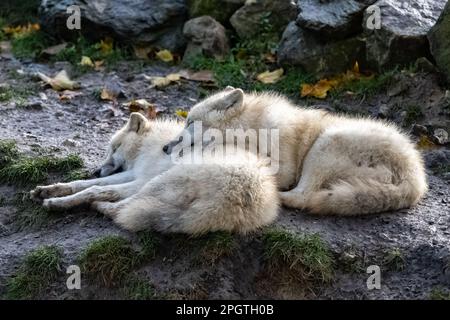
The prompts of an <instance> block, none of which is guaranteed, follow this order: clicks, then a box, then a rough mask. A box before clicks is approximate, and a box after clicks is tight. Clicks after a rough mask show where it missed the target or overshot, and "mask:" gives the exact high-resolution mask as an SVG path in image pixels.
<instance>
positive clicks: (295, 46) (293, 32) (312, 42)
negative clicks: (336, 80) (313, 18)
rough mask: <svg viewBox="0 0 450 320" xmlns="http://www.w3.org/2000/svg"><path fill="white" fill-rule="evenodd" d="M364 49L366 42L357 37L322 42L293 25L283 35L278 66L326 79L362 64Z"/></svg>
mask: <svg viewBox="0 0 450 320" xmlns="http://www.w3.org/2000/svg"><path fill="white" fill-rule="evenodd" d="M364 48H365V46H364V41H363V40H362V39H359V38H356V37H353V38H349V39H344V40H339V41H321V40H320V38H319V37H317V36H316V34H315V33H313V32H311V31H308V30H305V29H303V28H301V27H299V26H298V25H297V24H296V23H295V22H294V21H292V22H291V23H289V25H288V27H287V28H286V30H285V31H284V33H283V36H282V39H281V42H280V45H279V49H278V63H280V64H281V65H285V66H299V67H301V68H302V69H304V70H305V71H306V72H310V73H314V74H322V75H326V74H331V73H337V72H342V71H345V70H348V69H350V68H351V67H352V65H353V64H354V63H355V61H359V62H360V63H363V61H364V57H365V51H364Z"/></svg>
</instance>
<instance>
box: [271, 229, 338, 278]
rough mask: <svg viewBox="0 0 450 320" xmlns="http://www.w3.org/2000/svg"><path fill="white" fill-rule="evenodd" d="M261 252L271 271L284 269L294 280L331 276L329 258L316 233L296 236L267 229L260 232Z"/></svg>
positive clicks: (330, 256) (279, 230)
mask: <svg viewBox="0 0 450 320" xmlns="http://www.w3.org/2000/svg"><path fill="white" fill-rule="evenodd" d="M263 241H264V253H265V257H266V259H267V261H268V263H269V268H270V270H272V271H273V272H274V273H278V272H283V271H280V270H283V269H288V271H290V273H291V275H292V276H293V277H294V278H296V279H298V280H308V281H318V282H322V283H325V282H329V281H331V280H332V279H333V258H332V255H331V252H330V249H329V248H328V246H327V244H326V243H325V242H324V241H323V240H322V239H321V238H320V236H319V235H317V234H314V235H303V236H299V235H296V234H294V233H291V232H288V231H285V230H281V229H269V230H268V231H266V232H265V234H264V238H263Z"/></svg>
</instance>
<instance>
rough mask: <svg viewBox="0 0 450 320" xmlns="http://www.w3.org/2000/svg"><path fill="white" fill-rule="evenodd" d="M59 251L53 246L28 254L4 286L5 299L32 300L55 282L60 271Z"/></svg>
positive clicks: (60, 256) (60, 255) (60, 257)
mask: <svg viewBox="0 0 450 320" xmlns="http://www.w3.org/2000/svg"><path fill="white" fill-rule="evenodd" d="M61 260H62V254H61V251H60V250H59V249H58V248H57V247H55V246H46V247H42V248H38V249H36V250H34V251H32V252H31V253H30V254H28V255H27V256H26V257H25V259H24V261H23V262H22V264H21V265H20V267H19V269H18V271H17V273H16V274H15V275H14V276H13V277H12V278H10V279H9V281H8V283H7V285H6V294H5V298H6V299H32V298H35V297H37V296H38V295H39V294H40V293H41V292H42V291H43V290H44V289H45V288H47V287H48V286H49V285H50V284H51V283H52V282H53V281H55V280H56V278H57V277H58V275H59V273H60V271H61Z"/></svg>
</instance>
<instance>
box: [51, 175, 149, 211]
mask: <svg viewBox="0 0 450 320" xmlns="http://www.w3.org/2000/svg"><path fill="white" fill-rule="evenodd" d="M140 187H141V183H139V182H136V181H133V182H129V183H124V184H116V185H111V186H92V187H90V188H87V189H85V190H83V191H80V192H78V193H75V194H72V195H69V196H65V197H60V198H50V199H45V200H44V203H43V205H44V207H46V208H49V209H69V208H72V207H75V206H78V205H81V204H85V203H92V202H93V201H118V200H121V199H124V198H127V197H129V196H131V195H133V194H135V193H136V192H137V191H139V189H140Z"/></svg>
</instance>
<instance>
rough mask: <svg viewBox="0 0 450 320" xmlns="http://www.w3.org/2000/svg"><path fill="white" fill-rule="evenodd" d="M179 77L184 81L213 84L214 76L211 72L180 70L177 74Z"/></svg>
mask: <svg viewBox="0 0 450 320" xmlns="http://www.w3.org/2000/svg"><path fill="white" fill-rule="evenodd" d="M179 74H180V77H181V78H183V79H186V80H192V81H200V82H214V81H215V80H214V74H213V72H212V71H211V70H201V71H197V72H195V71H192V70H181V71H180V72H179Z"/></svg>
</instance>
